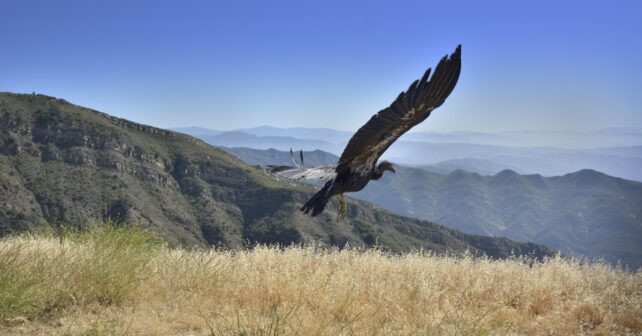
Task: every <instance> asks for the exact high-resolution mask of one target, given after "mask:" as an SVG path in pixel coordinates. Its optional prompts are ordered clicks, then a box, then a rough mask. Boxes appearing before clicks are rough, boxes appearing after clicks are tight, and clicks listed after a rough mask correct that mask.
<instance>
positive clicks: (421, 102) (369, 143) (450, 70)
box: [336, 46, 461, 174]
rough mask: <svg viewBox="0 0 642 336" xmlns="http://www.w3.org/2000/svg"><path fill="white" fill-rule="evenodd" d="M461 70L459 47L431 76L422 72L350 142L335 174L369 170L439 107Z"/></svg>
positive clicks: (440, 62)
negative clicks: (398, 140)
mask: <svg viewBox="0 0 642 336" xmlns="http://www.w3.org/2000/svg"><path fill="white" fill-rule="evenodd" d="M460 71H461V46H458V47H457V49H456V50H455V52H454V53H452V54H451V55H450V57H448V55H446V56H444V57H443V58H442V59H441V60H440V61H439V63H438V64H437V67H436V68H435V71H434V72H433V73H432V77H431V76H430V75H431V69H428V70H426V72H425V73H424V75H423V76H422V77H421V79H419V80H415V81H414V82H412V84H410V86H409V87H408V90H406V91H405V92H401V93H400V94H399V96H398V97H397V99H395V101H394V102H392V104H390V106H389V107H387V108H385V109H383V110H381V111H379V112H378V113H377V114H375V115H374V116H372V117H371V118H370V120H369V121H368V122H367V123H366V124H365V125H363V126H362V127H361V128H360V129H359V130H358V131H357V132H356V133H355V134H354V135H353V136H352V138H351V139H350V141H349V142H348V145H347V146H346V148H345V149H344V150H343V154H341V158H340V159H339V164H338V165H337V168H336V172H337V174H340V173H342V172H345V171H348V170H349V171H352V172H358V171H363V170H368V169H372V168H373V167H374V165H375V164H376V162H377V160H378V159H379V157H381V155H382V154H383V153H384V152H385V151H386V149H388V147H390V145H392V144H393V143H394V142H395V141H396V140H397V139H398V138H399V137H400V136H401V135H403V134H404V133H406V132H407V131H408V130H409V129H411V128H412V127H414V126H415V125H417V124H419V123H421V122H422V121H424V120H426V118H428V116H429V115H430V113H431V112H432V111H433V110H434V109H436V108H437V107H439V106H441V104H443V103H444V101H445V100H446V98H447V97H448V96H449V95H450V93H451V92H452V90H453V89H454V88H455V85H456V84H457V80H458V79H459V73H460Z"/></svg>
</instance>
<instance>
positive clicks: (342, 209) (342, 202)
mask: <svg viewBox="0 0 642 336" xmlns="http://www.w3.org/2000/svg"><path fill="white" fill-rule="evenodd" d="M338 198H339V219H343V218H344V217H345V216H346V200H345V198H343V193H339V194H338Z"/></svg>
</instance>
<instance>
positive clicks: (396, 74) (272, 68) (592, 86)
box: [0, 0, 642, 131]
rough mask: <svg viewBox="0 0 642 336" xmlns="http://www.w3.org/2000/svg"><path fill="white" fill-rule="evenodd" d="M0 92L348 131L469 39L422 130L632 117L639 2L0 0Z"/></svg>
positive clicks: (203, 120) (131, 111)
mask: <svg viewBox="0 0 642 336" xmlns="http://www.w3.org/2000/svg"><path fill="white" fill-rule="evenodd" d="M0 31H1V33H0V45H1V46H2V48H0V91H11V92H29V93H30V92H32V91H36V92H39V93H44V94H48V95H53V96H57V97H61V98H64V99H67V100H69V101H71V102H74V103H76V104H80V105H84V106H88V107H92V108H95V109H97V110H100V111H103V112H107V113H110V114H114V115H117V116H120V117H124V118H127V119H131V120H134V121H138V122H142V123H146V124H151V125H155V126H159V127H176V126H190V125H197V126H202V127H209V128H214V129H234V128H241V127H252V126H258V125H264V124H269V125H273V126H279V127H292V126H306V127H332V128H338V129H344V130H354V129H356V128H358V127H359V126H361V124H363V123H364V122H365V121H366V120H367V119H368V118H369V117H370V116H371V115H372V114H373V113H375V112H377V111H378V110H380V109H381V108H384V107H385V106H387V105H388V104H389V103H390V102H391V101H392V100H393V99H394V98H395V97H396V96H397V95H398V93H399V92H400V91H401V90H403V89H405V88H406V87H407V86H408V84H410V82H411V81H412V80H414V79H416V78H418V77H420V76H421V74H422V73H423V71H424V70H425V69H426V68H427V67H432V66H434V65H435V64H436V62H437V61H438V60H439V58H440V57H441V56H443V55H444V54H446V53H449V52H452V51H453V50H454V48H455V46H456V45H457V44H459V43H461V44H463V54H462V58H463V68H462V75H461V78H460V81H459V84H458V86H457V88H456V89H455V91H454V92H453V94H452V96H451V97H450V98H449V100H448V101H447V102H446V104H444V105H443V106H442V108H440V109H439V110H437V111H436V112H435V113H434V114H433V115H432V116H431V117H430V119H428V120H427V121H426V122H424V123H422V124H421V125H419V126H418V127H417V130H424V131H450V130H473V131H502V130H525V129H547V130H561V129H569V130H592V129H598V128H603V127H623V126H626V127H642V111H641V106H642V95H641V94H640V92H641V91H642V90H641V89H642V1H639V0H634V1H530V2H526V1H469V2H446V1H439V2H432V1H316V2H312V1H302V0H299V1H243V0H240V1H228V2H216V1H29V0H2V2H1V3H0Z"/></svg>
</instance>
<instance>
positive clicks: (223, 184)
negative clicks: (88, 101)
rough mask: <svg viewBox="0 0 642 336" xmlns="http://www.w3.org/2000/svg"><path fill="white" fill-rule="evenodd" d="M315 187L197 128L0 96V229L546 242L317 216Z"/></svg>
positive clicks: (502, 252) (495, 252) (490, 250)
mask: <svg viewBox="0 0 642 336" xmlns="http://www.w3.org/2000/svg"><path fill="white" fill-rule="evenodd" d="M313 191H314V189H313V188H312V187H310V186H300V185H293V184H289V183H284V182H279V181H275V180H274V179H272V178H271V177H269V176H266V175H265V174H264V173H263V172H262V171H260V170H258V169H255V168H253V167H250V166H248V165H246V164H244V163H242V162H241V161H240V160H238V159H237V158H235V157H233V156H232V155H229V154H227V153H225V152H223V151H221V150H218V149H216V148H213V147H211V146H209V145H207V144H205V143H203V142H201V141H199V140H196V139H194V138H192V137H189V136H186V135H182V134H178V133H174V132H170V131H166V130H161V129H158V128H154V127H150V126H145V125H140V124H137V123H133V122H130V121H127V120H124V119H120V118H115V117H112V116H109V115H106V114H103V113H100V112H96V111H93V110H90V109H87V108H83V107H79V106H76V105H73V104H70V103H68V102H66V101H64V100H61V99H56V98H52V97H48V96H44V95H18V94H9V93H0V235H7V234H10V233H12V232H17V231H25V230H31V229H34V228H37V227H39V226H58V225H66V226H74V227H82V226H84V225H87V224H88V223H90V222H91V221H94V220H104V219H112V220H115V221H130V222H137V223H140V224H141V225H143V226H146V227H149V228H151V229H153V230H155V231H156V232H158V233H159V234H160V235H161V236H163V237H164V238H166V239H167V240H168V241H170V242H171V243H173V244H182V245H203V246H207V245H216V246H224V247H241V246H244V245H246V244H248V243H249V244H253V243H275V244H290V243H301V242H309V241H312V240H314V241H317V242H319V243H321V244H332V245H337V246H343V245H345V244H350V245H353V246H355V245H356V246H366V245H374V244H379V245H380V246H381V247H383V248H386V249H390V250H392V251H399V252H400V251H405V250H409V249H414V248H424V249H431V250H434V251H437V252H445V251H449V252H452V253H462V252H463V251H465V250H469V251H471V252H473V253H476V254H482V253H486V254H489V255H491V256H495V257H501V256H506V255H508V254H510V253H511V252H514V253H517V254H521V253H533V254H535V255H537V256H543V255H545V254H548V253H549V251H548V250H547V249H546V248H544V247H542V246H540V245H535V244H520V243H516V242H513V241H510V240H507V239H495V238H488V237H481V236H472V235H466V234H462V233H459V232H457V231H453V230H449V229H446V228H444V227H442V226H439V225H436V224H432V223H430V222H427V221H419V220H413V219H409V218H405V217H401V216H397V215H393V214H390V213H388V212H385V211H383V210H380V209H377V208H375V207H373V206H371V205H369V204H367V203H363V202H359V201H351V202H349V207H348V214H347V218H346V219H345V220H341V221H339V220H336V205H335V204H332V205H330V207H329V209H328V211H327V212H326V213H325V214H324V215H322V216H319V217H318V218H311V217H307V216H305V215H303V214H301V213H300V212H299V211H298V208H299V207H300V206H301V204H302V203H303V202H304V201H306V200H307V199H308V198H309V197H310V196H311V193H312V192H313Z"/></svg>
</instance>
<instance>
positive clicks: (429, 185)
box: [225, 148, 642, 268]
mask: <svg viewBox="0 0 642 336" xmlns="http://www.w3.org/2000/svg"><path fill="white" fill-rule="evenodd" d="M225 150H226V151H228V152H230V153H232V154H234V155H236V156H238V157H239V158H240V159H242V160H244V161H246V162H248V163H249V164H252V165H267V164H270V165H292V158H291V157H290V153H289V152H285V151H276V150H256V149H248V148H225ZM337 159H338V157H337V156H335V155H332V154H330V153H325V152H322V151H313V152H305V153H304V162H305V163H306V165H308V166H316V165H332V164H336V162H337ZM395 169H396V173H395V174H384V176H383V178H381V179H380V180H378V181H376V182H374V183H369V184H368V186H367V187H366V188H365V189H364V190H362V191H360V192H358V193H354V194H350V195H353V196H354V197H356V198H359V199H363V200H367V201H370V202H372V203H374V204H377V205H379V206H381V207H383V208H385V209H388V210H390V211H393V212H395V213H398V214H402V215H406V216H409V217H414V218H418V219H426V220H430V221H435V222H437V223H441V224H443V225H445V226H447V227H449V228H453V229H457V230H461V231H463V232H467V233H474V234H481V235H489V236H504V237H509V238H511V239H515V240H518V241H534V242H537V243H542V244H544V245H546V246H549V247H551V248H553V249H557V250H561V251H563V252H565V253H567V254H570V255H577V256H584V257H589V258H604V259H606V260H608V261H609V262H616V261H617V260H621V261H622V263H623V264H625V265H627V266H630V267H632V268H637V267H640V266H642V183H641V182H637V181H629V180H625V179H621V178H616V177H612V176H608V175H606V174H603V173H600V172H597V171H594V170H590V169H583V170H580V171H577V172H573V173H569V174H565V175H563V176H556V177H544V176H541V175H538V174H530V175H521V174H518V173H516V172H515V171H512V170H503V171H501V172H499V173H496V174H493V175H492V176H482V175H480V174H477V173H472V172H467V171H464V170H461V169H456V170H454V171H452V172H449V173H445V174H444V173H443V172H441V173H435V172H429V171H426V170H425V169H421V168H415V167H405V166H400V165H396V166H395Z"/></svg>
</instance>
